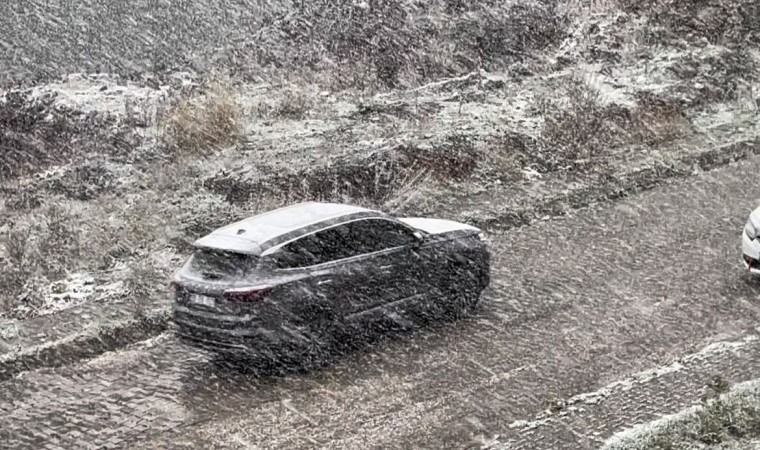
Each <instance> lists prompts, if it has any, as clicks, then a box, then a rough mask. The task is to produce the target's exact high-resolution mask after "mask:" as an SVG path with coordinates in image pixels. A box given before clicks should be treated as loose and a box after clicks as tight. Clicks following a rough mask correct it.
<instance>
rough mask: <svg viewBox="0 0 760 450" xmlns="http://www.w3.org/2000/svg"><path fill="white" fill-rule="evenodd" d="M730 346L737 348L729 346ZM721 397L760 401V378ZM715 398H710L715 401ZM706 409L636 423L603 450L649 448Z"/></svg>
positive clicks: (701, 406)
mask: <svg viewBox="0 0 760 450" xmlns="http://www.w3.org/2000/svg"><path fill="white" fill-rule="evenodd" d="M729 348H736V347H735V346H734V347H729ZM721 398H723V399H728V400H733V399H736V398H747V399H754V402H756V401H760V379H755V380H750V381H745V382H743V383H740V384H737V385H736V386H734V387H733V388H732V389H731V390H730V391H729V392H728V393H726V394H723V395H721ZM714 401H715V399H711V400H709V402H714ZM702 409H704V406H703V405H694V406H691V407H689V408H686V409H684V410H681V411H680V412H677V413H675V414H668V415H664V416H662V417H661V418H659V419H657V420H654V421H652V422H648V423H643V424H638V425H635V426H633V427H631V428H629V429H627V430H623V431H620V432H618V433H616V434H614V435H613V436H612V437H610V438H609V439H607V441H606V442H605V443H604V447H602V449H603V450H636V449H644V448H648V447H647V444H648V443H649V442H651V441H652V440H653V439H655V438H657V437H658V436H662V435H666V434H671V433H672V431H671V430H673V429H676V428H683V427H685V426H688V424H689V422H692V421H694V419H695V415H696V414H697V413H698V412H699V411H701V410H702Z"/></svg>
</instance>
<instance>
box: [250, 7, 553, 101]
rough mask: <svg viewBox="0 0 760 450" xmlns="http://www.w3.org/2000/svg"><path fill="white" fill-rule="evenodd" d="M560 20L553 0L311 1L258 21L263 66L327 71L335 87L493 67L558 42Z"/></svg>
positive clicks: (382, 84)
mask: <svg viewBox="0 0 760 450" xmlns="http://www.w3.org/2000/svg"><path fill="white" fill-rule="evenodd" d="M565 25H566V23H565V21H564V20H563V18H562V17H561V16H560V15H559V14H558V13H557V11H556V5H555V2H549V1H539V2H535V3H532V4H530V5H524V4H502V3H494V2H492V1H489V0H474V1H471V2H467V4H466V5H464V4H461V5H460V4H456V3H452V2H416V1H411V0H371V1H366V2H361V1H354V0H339V1H334V0H315V1H311V2H298V3H297V4H296V5H295V6H294V8H293V9H292V10H289V11H287V13H281V16H279V17H277V18H276V19H275V20H272V21H271V23H269V24H267V25H266V26H264V27H262V29H261V30H260V32H259V36H258V37H259V41H258V43H257V45H256V59H257V60H258V62H259V64H261V65H263V66H273V67H279V68H297V69H298V70H304V69H306V70H317V71H329V72H330V73H331V74H332V75H333V82H334V87H335V88H336V89H342V88H346V87H355V88H359V89H368V90H375V89H385V88H393V87H396V86H398V85H400V84H402V83H410V82H415V83H421V82H424V81H428V80H432V79H437V78H440V77H442V76H451V75H453V74H457V73H465V72H471V71H474V70H476V69H478V68H484V69H486V70H500V69H504V68H505V67H507V65H508V64H510V63H513V62H515V61H521V60H523V59H526V58H529V57H531V53H532V52H534V51H539V50H542V49H544V48H546V47H548V46H551V45H555V44H557V43H558V42H559V41H560V40H561V39H562V37H563V36H564V35H565Z"/></svg>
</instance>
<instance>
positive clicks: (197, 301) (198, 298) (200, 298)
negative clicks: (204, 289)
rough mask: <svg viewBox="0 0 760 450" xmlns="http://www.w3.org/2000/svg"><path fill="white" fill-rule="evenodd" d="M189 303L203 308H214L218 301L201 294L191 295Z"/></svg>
mask: <svg viewBox="0 0 760 450" xmlns="http://www.w3.org/2000/svg"><path fill="white" fill-rule="evenodd" d="M187 301H188V302H190V303H192V304H193V305H201V306H209V307H211V306H214V305H215V304H216V300H215V299H214V297H209V296H207V295H200V294H190V296H189V297H188V299H187Z"/></svg>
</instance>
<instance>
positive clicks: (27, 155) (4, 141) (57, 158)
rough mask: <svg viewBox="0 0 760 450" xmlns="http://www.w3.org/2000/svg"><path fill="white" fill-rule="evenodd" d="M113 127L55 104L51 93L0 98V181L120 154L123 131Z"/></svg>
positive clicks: (124, 143) (128, 141) (101, 119)
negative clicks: (81, 159) (88, 157)
mask: <svg viewBox="0 0 760 450" xmlns="http://www.w3.org/2000/svg"><path fill="white" fill-rule="evenodd" d="M114 125H115V121H114V119H113V118H111V117H104V116H98V115H94V114H91V115H82V114H81V113H80V112H78V111H74V110H71V109H67V108H64V107H60V106H56V105H55V98H54V97H53V96H51V95H46V96H39V97H32V96H31V94H30V93H29V92H26V91H23V92H22V91H10V92H7V93H6V94H5V95H4V96H2V97H0V181H4V180H8V179H12V178H16V177H20V176H25V175H29V174H31V173H35V172H38V171H40V170H43V169H45V168H47V167H49V166H53V165H57V164H63V163H67V162H71V161H73V160H75V159H77V158H79V157H82V156H84V155H93V154H109V155H114V154H121V153H124V152H125V151H126V149H128V148H131V145H132V143H131V138H129V137H128V136H127V135H128V134H129V131H128V130H124V129H120V128H118V127H114Z"/></svg>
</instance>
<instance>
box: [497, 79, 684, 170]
mask: <svg viewBox="0 0 760 450" xmlns="http://www.w3.org/2000/svg"><path fill="white" fill-rule="evenodd" d="M565 89H566V91H567V102H566V104H564V105H563V104H558V103H557V102H555V101H554V100H552V99H549V98H548V97H547V98H543V99H540V100H539V101H537V102H536V104H535V105H534V114H540V115H542V116H543V117H544V119H545V122H544V128H543V130H542V132H541V135H540V136H539V137H538V138H536V139H534V138H532V137H529V136H522V135H520V134H515V133H513V134H511V135H509V136H506V137H505V138H504V142H503V145H502V146H500V149H501V150H502V151H504V150H506V151H511V152H517V154H518V155H519V156H518V157H517V158H515V159H516V160H517V161H518V162H519V165H522V166H533V167H534V168H535V169H537V170H539V171H540V172H553V171H557V170H567V169H576V170H577V169H584V168H585V169H592V168H597V167H601V166H603V165H605V164H606V163H607V161H608V157H609V156H610V155H611V153H612V152H613V151H615V150H616V149H619V148H622V147H626V146H630V145H644V146H650V147H657V146H659V145H662V144H664V143H667V142H672V141H674V140H676V139H678V138H681V137H683V135H684V133H685V131H686V130H687V129H688V128H689V127H690V123H689V121H688V119H687V118H686V116H685V114H684V111H683V107H682V106H681V104H680V103H679V102H678V101H677V100H675V99H672V98H667V97H663V96H660V95H656V94H652V93H645V92H642V93H639V94H638V96H637V100H638V103H637V105H636V106H634V107H628V106H622V105H618V104H604V103H603V102H601V98H600V96H599V94H598V92H597V91H595V90H592V89H589V87H588V86H586V85H585V84H584V83H583V82H581V81H573V80H571V81H570V83H569V84H568V85H567V86H565Z"/></svg>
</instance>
